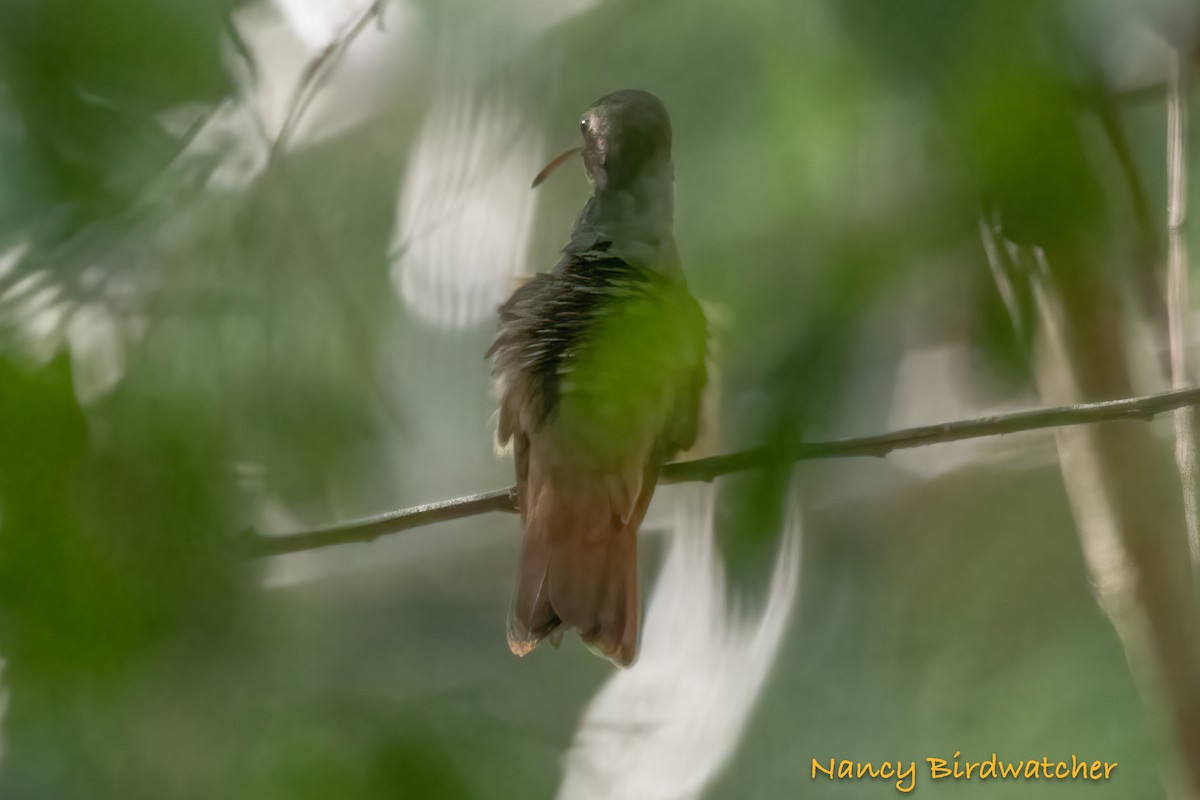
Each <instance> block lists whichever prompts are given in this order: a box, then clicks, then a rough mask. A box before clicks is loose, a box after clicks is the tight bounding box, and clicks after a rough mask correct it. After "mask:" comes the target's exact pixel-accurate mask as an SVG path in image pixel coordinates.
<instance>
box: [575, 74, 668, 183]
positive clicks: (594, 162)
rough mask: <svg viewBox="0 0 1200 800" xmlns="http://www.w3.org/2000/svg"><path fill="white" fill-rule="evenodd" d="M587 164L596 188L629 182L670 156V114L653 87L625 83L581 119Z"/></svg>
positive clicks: (598, 102) (596, 103) (663, 163)
mask: <svg viewBox="0 0 1200 800" xmlns="http://www.w3.org/2000/svg"><path fill="white" fill-rule="evenodd" d="M579 131H580V133H581V134H583V150H582V153H583V164H584V166H585V167H586V168H587V172H588V177H590V178H591V179H592V182H593V184H595V186H596V189H597V191H601V192H603V191H606V190H608V189H613V190H621V189H624V188H627V187H629V186H630V185H631V184H633V182H634V181H635V180H636V179H637V177H638V176H639V175H642V174H643V173H646V172H650V171H654V172H658V171H659V170H660V169H661V168H665V167H667V166H669V164H670V161H671V120H670V118H669V117H668V116H667V109H666V107H665V106H663V104H662V101H660V100H659V99H658V98H657V97H655V96H654V95H652V94H650V93H649V92H643V91H640V90H637V89H624V90H622V91H619V92H613V93H612V94H607V95H605V96H604V97H601V98H600V99H599V100H597V101H596V102H595V103H593V104H592V107H591V108H589V109H588V110H587V111H585V112H584V113H583V117H582V119H580V121H579Z"/></svg>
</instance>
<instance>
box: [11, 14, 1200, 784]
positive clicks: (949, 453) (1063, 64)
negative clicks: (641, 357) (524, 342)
mask: <svg viewBox="0 0 1200 800" xmlns="http://www.w3.org/2000/svg"><path fill="white" fill-rule="evenodd" d="M1198 19H1200V15H1198V14H1197V8H1196V7H1195V6H1194V5H1193V4H1190V3H1186V2H1182V1H1181V2H1169V1H1168V0H1161V1H1152V0H1141V1H1139V2H1120V1H1119V0H1075V1H1073V2H1072V1H1070V0H1008V1H1007V2H1003V3H1001V2H967V1H966V0H920V1H919V2H906V3H895V2H888V1H887V0H806V2H781V1H780V0H747V1H746V2H741V3H737V4H734V3H728V2H714V1H712V0H678V1H670V0H662V1H658V0H656V1H655V2H633V1H632V0H622V1H616V0H609V1H601V0H569V1H568V0H506V2H503V3H496V2H488V0H440V1H436V0H386V2H381V3H379V4H377V5H373V6H372V5H370V4H368V3H364V2H362V1H361V0H258V1H257V2H241V3H226V2H217V1H216V0H194V1H193V2H189V3H177V2H167V1H166V0H5V1H4V2H3V3H2V4H0V659H2V660H3V661H2V663H3V665H4V666H3V672H2V673H0V677H2V685H3V698H4V700H3V717H2V732H3V733H2V751H0V797H3V798H4V799H5V800H51V799H53V800H75V799H76V798H78V799H80V800H82V799H84V798H87V799H88V800H92V799H95V798H118V797H119V798H122V800H134V799H135V798H156V799H158V798H206V799H210V798H229V799H230V800H237V799H238V798H254V799H255V800H274V799H275V798H279V799H280V800H282V799H283V798H287V799H288V800H310V799H311V800H317V799H321V800H324V799H325V798H364V799H367V798H371V799H373V798H397V797H422V798H475V797H478V798H511V797H528V798H539V797H546V798H550V797H556V796H557V797H561V798H567V799H568V800H570V799H572V798H646V799H650V800H653V799H655V798H693V797H707V798H742V797H818V798H819V797H840V798H871V797H890V796H895V795H896V794H897V792H896V789H895V788H893V786H892V785H891V784H890V783H888V782H883V781H876V782H871V781H864V782H836V783H833V782H829V781H827V780H817V781H814V780H812V779H811V777H810V776H811V760H812V759H813V758H817V759H819V760H821V761H822V762H827V761H828V759H830V758H839V759H840V758H851V759H857V760H871V761H875V762H879V761H883V760H890V761H895V760H901V761H904V762H908V761H913V760H916V761H918V762H919V765H920V767H921V769H920V771H919V776H918V783H917V788H916V791H915V792H914V793H913V794H912V795H910V796H920V797H976V796H978V797H986V798H999V797H1013V798H1016V797H1020V798H1028V797H1062V798H1067V797H1076V796H1087V797H1091V798H1101V797H1105V798H1131V797H1137V798H1159V797H1172V798H1175V797H1195V796H1197V793H1198V792H1200V784H1198V783H1197V782H1196V780H1195V779H1194V777H1189V776H1192V775H1194V773H1193V772H1191V771H1190V769H1191V767H1192V766H1193V765H1194V764H1195V763H1197V762H1200V751H1198V750H1197V748H1196V747H1195V742H1196V740H1195V739H1192V740H1190V741H1191V744H1190V745H1189V744H1188V742H1189V740H1188V738H1187V734H1188V732H1189V731H1191V732H1193V733H1194V732H1195V731H1196V730H1197V728H1196V727H1195V725H1192V726H1191V727H1189V721H1190V722H1191V723H1196V722H1197V720H1196V719H1195V718H1194V717H1193V716H1192V715H1194V714H1196V709H1197V708H1200V706H1197V705H1194V704H1190V701H1191V700H1192V699H1194V697H1193V695H1191V694H1189V690H1188V685H1189V680H1191V681H1192V682H1193V683H1196V684H1198V688H1196V689H1195V690H1194V691H1197V692H1200V672H1189V671H1188V669H1187V668H1188V667H1189V665H1191V666H1196V665H1200V660H1198V659H1197V656H1196V652H1197V651H1196V642H1195V640H1194V637H1196V636H1200V627H1197V626H1195V625H1194V624H1193V623H1195V621H1196V611H1195V609H1194V608H1192V607H1191V606H1192V605H1193V604H1194V596H1193V595H1192V594H1191V593H1190V592H1189V591H1188V586H1189V585H1190V584H1189V576H1188V575H1187V574H1186V573H1187V569H1186V567H1187V564H1188V551H1187V547H1186V541H1187V539H1186V527H1185V523H1184V503H1183V499H1182V498H1183V494H1184V492H1183V491H1181V482H1180V473H1179V471H1178V470H1177V469H1176V465H1175V462H1174V460H1173V458H1172V451H1173V436H1174V431H1175V429H1174V427H1173V425H1172V422H1171V419H1170V417H1165V418H1162V419H1159V420H1156V421H1154V422H1152V423H1151V422H1131V423H1118V424H1113V425H1108V426H1103V427H1102V428H1100V429H1094V430H1091V431H1084V432H1074V433H1064V434H1059V435H1057V436H1056V435H1055V434H1054V433H1053V432H1046V431H1043V432H1036V433H1020V434H1012V435H1007V436H1003V437H997V438H989V439H980V440H973V441H969V442H961V443H957V444H949V445H938V446H933V447H927V448H921V449H917V450H912V451H906V452H902V453H897V454H894V455H892V456H889V457H888V458H886V459H882V460H881V459H846V460H831V461H820V462H805V463H802V464H800V465H798V466H797V467H796V468H795V469H794V470H790V469H785V468H781V467H773V468H770V469H763V470H760V471H754V472H749V473H745V474H742V475H739V476H736V477H730V478H724V479H721V480H720V481H718V482H717V483H716V484H715V485H713V486H708V485H703V484H688V485H680V486H673V487H666V488H664V489H662V490H661V491H660V493H659V495H658V497H657V498H656V500H655V504H654V507H653V509H652V511H651V515H650V518H649V519H648V521H647V524H646V530H645V531H644V533H643V537H642V550H641V552H642V579H643V585H644V587H645V591H644V594H645V596H646V598H647V609H646V626H645V630H644V635H643V653H642V657H641V660H640V661H639V663H638V664H637V665H636V666H635V668H634V669H632V670H629V671H627V672H620V673H618V672H615V671H614V670H613V669H612V668H611V667H610V666H609V665H608V664H606V663H604V662H602V661H600V660H599V659H596V658H593V657H592V656H590V655H589V654H587V653H586V652H585V651H584V649H583V648H582V647H580V646H579V645H578V642H577V641H575V640H574V638H573V637H568V639H567V640H566V641H565V642H564V644H563V646H562V648H561V649H560V650H559V651H558V652H555V651H554V650H552V649H551V648H548V647H546V648H541V649H539V650H538V651H537V652H535V653H534V654H532V655H531V656H529V657H528V658H526V659H523V660H518V659H516V658H514V657H513V656H511V655H510V654H509V652H508V650H507V647H506V644H505V639H504V619H505V615H506V612H507V608H508V599H509V592H510V589H511V581H512V578H513V573H514V567H515V563H516V548H517V543H518V523H517V521H516V519H515V518H513V517H512V516H511V515H501V514H493V515H487V516H480V517H475V518H471V519H466V520H461V521H458V522H453V523H446V524H441V525H434V526H429V527H423V528H419V529H416V530H413V531H408V532H405V533H402V534H397V535H395V536H390V537H385V538H383V539H380V540H379V541H376V542H374V543H370V544H359V545H349V546H344V547H335V548H328V549H321V550H315V551H310V552H302V553H296V554H292V555H286V556H280V557H275V558H269V559H247V558H245V557H244V556H245V547H244V545H245V540H246V539H245V537H246V536H247V535H248V533H247V532H248V531H253V532H254V535H284V534H288V533H293V532H297V531H302V530H306V529H310V528H314V527H319V526H323V525H327V524H330V523H334V522H339V521H344V520H348V519H353V518H356V517H360V516H363V515H367V514H372V513H377V512H381V511H386V510H390V509H395V508H399V507H403V506H409V505H414V504H418V503H423V502H429V501H433V500H438V499H444V498H449V497H454V496H458V495H463V494H468V493H471V492H476V491H481V490H484V489H493V488H499V487H503V486H505V485H507V484H508V483H510V482H511V465H510V464H509V463H508V462H507V461H504V460H501V459H497V458H496V457H495V455H494V453H493V448H492V443H491V423H490V416H491V413H492V410H493V401H492V399H491V396H490V393H489V387H488V377H487V370H486V365H485V364H484V361H483V352H484V351H485V349H486V347H487V344H488V342H489V340H490V337H491V335H492V333H493V331H494V325H495V322H494V309H495V307H496V305H497V304H498V303H499V302H500V301H502V300H503V298H504V297H505V296H506V295H507V294H508V292H510V291H511V290H512V289H513V288H514V287H515V286H516V281H517V276H518V275H520V274H523V273H528V272H534V271H538V270H542V269H548V268H549V267H550V266H551V265H552V264H553V263H554V261H555V259H556V253H557V251H558V249H559V248H560V247H561V246H562V244H563V243H564V242H565V240H566V236H567V232H568V231H569V228H570V225H571V223H572V221H573V218H574V215H575V213H576V212H577V210H578V209H579V208H580V207H581V206H582V204H583V202H584V200H585V198H586V193H587V185H586V182H585V180H584V177H583V173H582V170H581V169H579V168H578V167H569V168H568V169H564V170H561V171H560V172H559V173H558V174H556V175H555V176H554V177H553V179H552V180H551V181H549V182H548V183H547V184H546V185H544V186H543V187H541V188H539V189H538V190H537V191H536V192H534V191H530V190H529V181H530V180H531V179H532V177H533V175H534V174H536V172H537V171H538V169H539V168H540V167H541V166H542V165H543V164H544V163H545V162H546V161H547V160H549V158H550V157H552V156H553V155H554V154H555V153H557V152H559V151H560V150H563V149H566V148H567V147H570V146H573V145H574V144H575V143H576V142H575V140H576V138H577V135H578V134H577V128H578V115H579V113H580V112H581V111H582V110H583V109H584V108H586V107H587V106H588V105H589V104H590V103H591V102H592V101H593V100H595V99H596V98H598V97H599V96H601V95H603V94H605V93H607V92H609V91H612V90H614V89H618V88H643V89H647V90H649V91H652V92H654V93H656V94H657V95H659V96H660V97H661V98H662V99H663V100H664V102H665V103H666V105H667V107H668V108H669V109H670V111H671V114H672V118H673V122H674V126H675V163H676V173H677V225H676V232H677V237H678V240H679V243H680V249H681V254H682V257H683V261H684V264H685V269H686V271H687V274H688V279H689V282H690V285H691V288H692V290H693V292H694V293H695V294H696V295H697V296H698V297H699V298H700V299H701V300H702V301H703V302H704V304H705V307H706V309H707V312H708V315H709V317H710V321H711V327H712V329H713V342H712V349H713V361H714V378H713V397H712V399H711V400H710V403H709V405H710V416H711V418H712V419H711V426H710V427H711V430H710V433H709V434H708V436H707V437H706V444H705V447H706V448H707V452H710V453H714V452H725V451H731V450H735V449H740V448H745V447H756V446H772V445H780V444H785V443H788V442H791V441H795V440H796V439H798V438H809V439H821V438H832V437H842V436H855V435H864V434H869V433H875V432H882V431H885V430H892V429H896V428H901V427H905V426H910V425H917V424H925V423H935V422H942V421H949V420H953V419H959V418H966V417H973V416H980V415H984V414H990V413H1003V412H1006V411H1013V410H1018V409H1022V408H1028V407H1035V406H1039V405H1051V404H1061V403H1073V402H1079V401H1082V400H1096V399H1107V398H1113V397H1121V396H1129V395H1133V394H1142V393H1147V392H1154V391H1160V390H1162V389H1164V388H1166V387H1167V386H1168V385H1169V383H1170V377H1169V375H1168V372H1167V369H1166V367H1165V364H1166V363H1167V361H1168V358H1167V356H1168V346H1167V338H1166V335H1165V330H1166V319H1167V301H1166V290H1165V288H1164V287H1165V286H1166V271H1165V270H1166V266H1165V265H1166V260H1167V250H1168V219H1167V195H1168V188H1169V187H1168V176H1169V174H1170V170H1169V169H1168V166H1167V146H1166V145H1167V136H1168V114H1167V104H1168V99H1169V98H1170V97H1171V96H1175V97H1179V96H1182V98H1183V99H1184V100H1185V101H1186V99H1187V98H1188V94H1187V90H1186V85H1184V86H1183V88H1182V89H1181V90H1180V91H1179V92H1177V93H1176V94H1175V95H1172V88H1171V85H1170V78H1171V76H1172V75H1173V74H1176V75H1183V76H1184V77H1185V78H1186V73H1187V72H1188V71H1189V70H1190V68H1191V66H1192V64H1193V62H1194V60H1195V54H1196V52H1197V51H1196V49H1195V47H1196V39H1195V36H1194V34H1196V33H1197V32H1198V31H1200V27H1198ZM1184 83H1185V84H1186V81H1184ZM1185 105H1186V103H1185ZM1195 127H1196V126H1192V129H1193V130H1194V129H1195ZM1195 139H1196V137H1195V136H1188V137H1186V138H1185V139H1184V144H1188V143H1189V142H1190V143H1192V144H1196V142H1195ZM1186 149H1188V150H1194V149H1195V148H1194V147H1191V148H1186ZM1185 155H1186V154H1185ZM1195 163H1196V159H1194V158H1186V157H1185V159H1184V162H1183V169H1182V170H1180V169H1176V171H1175V176H1176V179H1179V178H1181V177H1187V175H1188V174H1189V173H1194V169H1193V165H1194V164H1195ZM1193 177H1194V176H1193ZM1183 242H1184V243H1186V237H1184V239H1183ZM1185 307H1186V304H1185ZM1185 318H1186V315H1185ZM1184 485H1185V486H1186V482H1185V484H1184ZM1141 545H1144V546H1141ZM1172 570H1175V571H1172ZM1146 587H1149V588H1148V589H1147V588H1146ZM1172 642H1174V643H1176V644H1177V645H1178V647H1177V648H1176V649H1172V647H1173V645H1172V644H1171V643H1172ZM1176 650H1177V652H1176ZM1172 665H1174V666H1176V667H1177V666H1179V665H1183V669H1182V670H1180V669H1176V670H1175V671H1174V672H1172V671H1171V667H1172ZM1164 675H1165V676H1166V677H1165V679H1164ZM1172 676H1173V677H1172ZM1193 678H1194V679H1193ZM955 751H961V752H962V753H963V759H964V760H979V759H983V758H987V757H989V756H990V755H991V754H992V753H993V752H995V753H998V754H999V755H1000V756H1001V757H1008V758H1012V759H1022V758H1038V759H1040V758H1041V757H1042V756H1047V757H1049V758H1050V759H1051V760H1052V761H1054V760H1058V759H1060V758H1064V757H1065V758H1067V759H1068V760H1069V758H1070V755H1071V754H1079V755H1080V756H1081V757H1083V758H1088V759H1093V758H1098V759H1102V760H1107V761H1116V762H1119V764H1120V766H1119V768H1118V770H1117V772H1116V773H1115V775H1114V777H1113V779H1112V780H1110V781H1108V782H1102V783H1096V784H1091V783H1082V782H1070V781H1066V782H1054V781H1050V782H1046V781H1040V782H1039V781H1017V782H1011V781H1010V782H990V783H979V782H977V781H972V782H970V783H963V782H952V781H939V782H937V783H932V782H930V781H929V780H928V772H927V770H926V769H925V768H924V764H923V759H924V758H926V757H928V756H937V757H942V758H949V757H950V756H952V755H953V753H954V752H955ZM922 777H924V780H922Z"/></svg>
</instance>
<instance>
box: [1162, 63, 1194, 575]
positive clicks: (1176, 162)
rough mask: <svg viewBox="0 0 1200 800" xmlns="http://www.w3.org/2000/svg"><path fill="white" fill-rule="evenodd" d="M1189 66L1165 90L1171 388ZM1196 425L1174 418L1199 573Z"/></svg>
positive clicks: (1183, 308)
mask: <svg viewBox="0 0 1200 800" xmlns="http://www.w3.org/2000/svg"><path fill="white" fill-rule="evenodd" d="M1187 87H1188V63H1187V59H1186V57H1185V56H1184V55H1183V54H1182V53H1180V52H1179V51H1175V53H1174V54H1173V58H1172V62H1171V75H1170V79H1169V81H1168V90H1167V323H1168V334H1169V335H1168V341H1169V343H1170V355H1171V386H1172V387H1173V388H1180V387H1183V386H1187V385H1188V383H1189V379H1190V377H1191V375H1190V373H1191V371H1192V370H1191V365H1190V364H1189V363H1188V362H1189V359H1188V344H1189V339H1190V337H1189V336H1188V316H1189V314H1190V312H1191V297H1190V292H1189V291H1188V266H1189V265H1188V250H1187V227H1186V226H1187V195H1188V184H1187V164H1188V160H1187V126H1188V106H1187ZM1197 423H1198V420H1197V418H1196V409H1195V408H1181V409H1179V411H1177V412H1176V413H1175V463H1176V464H1177V466H1178V467H1179V479H1180V481H1181V482H1182V484H1183V501H1184V502H1183V505H1184V511H1185V512H1186V513H1185V515H1186V518H1187V529H1188V551H1189V552H1190V553H1191V557H1192V566H1193V569H1200V497H1198V496H1197V492H1198V491H1200V486H1198V485H1197V480H1198V478H1200V463H1198V461H1197V440H1196V435H1197Z"/></svg>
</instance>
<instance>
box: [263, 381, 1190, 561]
mask: <svg viewBox="0 0 1200 800" xmlns="http://www.w3.org/2000/svg"><path fill="white" fill-rule="evenodd" d="M1197 405H1200V388H1195V387H1193V388H1187V389H1178V390H1175V391H1171V392H1162V393H1160V394H1152V395H1145V396H1142V397H1131V398H1126V399H1122V400H1108V401H1104V402H1099V403H1082V404H1080V405H1074V406H1060V407H1057V408H1039V409H1033V410H1030V411H1018V412H1015V413H1012V414H1000V415H997V416H991V417H980V418H979V419H968V420H958V421H956V422H944V423H940V424H937V425H923V426H921V427H917V428H905V429H903V430H899V431H892V432H891V433H881V434H877V435H875V436H863V437H860V438H853V439H833V440H830V441H825V442H801V443H798V444H795V445H791V446H784V447H775V448H758V449H753V450H743V451H741V452H737V453H729V454H726V455H720V456H712V457H709V458H698V459H695V460H692V461H677V462H675V463H673V464H667V465H666V466H665V467H663V470H662V473H661V475H660V477H659V482H660V483H688V482H690V481H711V480H713V479H715V478H717V477H720V476H721V475H727V474H729V473H732V472H742V471H745V470H750V469H756V468H760V467H764V466H769V465H772V464H780V463H788V462H792V461H812V460H816V459H825V458H854V457H857V456H873V457H876V458H879V457H883V456H886V455H887V454H888V453H890V452H892V451H893V450H904V449H908V448H912V447H924V446H926V445H931V444H941V443H944V442H957V441H962V440H964V439H979V438H982V437H985V436H1001V435H1004V434H1009V433H1019V432H1021V431H1034V430H1043V429H1046V428H1060V427H1065V426H1069V425H1091V424H1094V423H1097V422H1114V421H1120V420H1148V419H1151V418H1152V417H1154V416H1157V415H1158V414H1162V413H1164V412H1166V411H1174V410H1175V409H1179V408H1187V407H1191V406H1197ZM516 510H517V508H516V492H515V491H514V489H513V488H511V487H510V488H508V489H496V490H493V491H490V492H480V493H479V494H472V495H467V496H465V497H455V498H452V499H450V500H441V501H438V502H436V503H427V504H425V505H420V506H414V507H412V508H403V509H400V510H398V511H392V512H389V513H386V514H380V515H378V516H375V517H368V518H366V519H359V520H352V521H350V522H345V523H341V524H338V525H332V526H330V527H327V528H320V529H317V530H311V531H304V532H300V533H292V534H283V535H264V534H261V533H256V532H254V531H248V532H246V533H245V534H244V537H243V538H244V545H245V553H246V557H247V558H263V557H266V556H276V555H283V554H285V553H297V552H300V551H303V550H316V549H318V548H321V547H332V546H334V545H339V544H353V543H356V542H370V541H374V540H375V539H378V538H379V537H380V536H386V535H388V534H392V533H399V532H400V531H405V530H409V529H410V528H417V527H421V526H423V525H432V524H433V523H435V522H448V521H450V520H455V519H463V518H465V517H473V516H476V515H478V514H486V513H488V512H490V511H507V512H510V513H511V512H514V511H516Z"/></svg>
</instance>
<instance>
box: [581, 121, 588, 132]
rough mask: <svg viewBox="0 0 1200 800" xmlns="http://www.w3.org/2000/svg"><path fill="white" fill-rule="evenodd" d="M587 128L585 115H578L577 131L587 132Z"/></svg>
mask: <svg viewBox="0 0 1200 800" xmlns="http://www.w3.org/2000/svg"><path fill="white" fill-rule="evenodd" d="M587 130H588V124H587V117H580V118H579V132H580V133H587Z"/></svg>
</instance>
